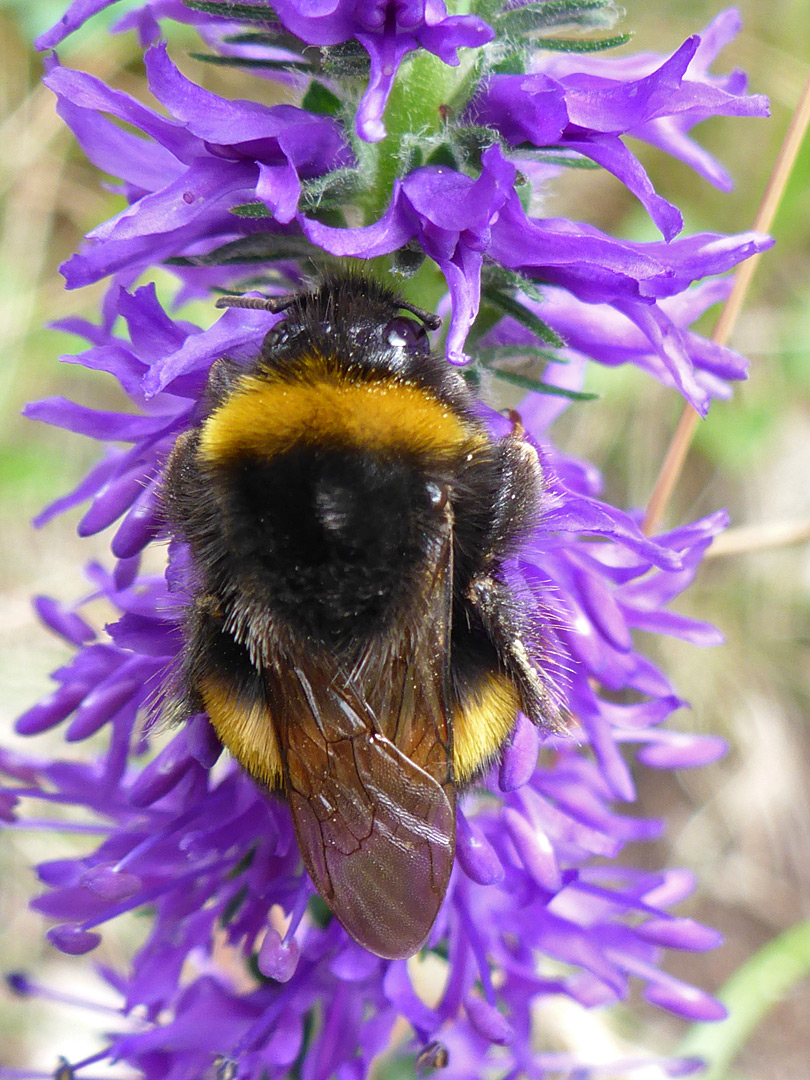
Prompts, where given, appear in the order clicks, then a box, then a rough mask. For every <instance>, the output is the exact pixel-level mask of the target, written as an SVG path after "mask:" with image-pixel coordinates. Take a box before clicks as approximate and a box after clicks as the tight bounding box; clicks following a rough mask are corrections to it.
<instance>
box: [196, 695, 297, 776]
mask: <svg viewBox="0 0 810 1080" xmlns="http://www.w3.org/2000/svg"><path fill="white" fill-rule="evenodd" d="M199 692H200V696H201V697H202V699H203V704H204V705H205V711H206V712H207V713H208V716H209V718H210V720H211V723H212V724H213V725H214V730H215V731H216V733H217V735H218V736H219V738H220V741H221V742H222V743H223V744H224V745H225V746H226V747H227V748H228V749H229V750H230V752H231V753H232V754H233V756H234V757H235V758H236V760H237V761H238V762H239V764H240V765H241V766H242V768H243V769H246V770H247V772H249V773H250V775H251V776H254V777H255V778H256V779H257V780H258V781H259V782H260V783H262V784H264V786H265V787H267V788H270V789H271V790H272V789H275V788H280V787H282V768H281V756H280V754H279V750H278V742H277V740H276V733H275V731H274V730H273V721H272V718H271V716H270V713H269V711H268V709H267V708H266V707H264V706H262V705H260V704H258V703H257V704H254V705H250V706H248V705H246V704H245V703H244V702H241V701H239V699H238V698H237V697H236V696H235V695H234V694H233V692H232V691H231V690H230V689H228V687H226V686H223V685H222V683H220V682H219V681H218V680H217V679H216V678H214V677H213V676H207V677H204V678H202V679H201V680H200V685H199Z"/></svg>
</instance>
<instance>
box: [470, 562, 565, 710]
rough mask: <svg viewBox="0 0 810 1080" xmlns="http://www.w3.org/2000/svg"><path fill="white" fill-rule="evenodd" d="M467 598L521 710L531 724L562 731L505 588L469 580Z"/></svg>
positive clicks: (491, 582) (490, 580)
mask: <svg viewBox="0 0 810 1080" xmlns="http://www.w3.org/2000/svg"><path fill="white" fill-rule="evenodd" d="M467 599H468V602H469V603H470V604H471V606H472V607H473V608H474V610H475V612H476V613H477V615H478V618H479V619H480V620H481V624H482V626H483V628H484V631H485V633H486V635H487V637H488V638H489V640H490V641H491V642H492V645H493V647H494V648H495V651H496V652H497V654H498V659H499V660H500V663H501V664H502V665H503V667H504V668H505V670H506V672H507V674H508V675H509V677H510V679H511V680H512V682H513V683H514V685H515V688H516V689H517V691H518V695H519V697H520V707H521V709H522V711H523V712H524V713H525V714H526V716H528V718H529V719H530V720H531V721H532V723H534V724H539V725H540V726H541V727H545V728H548V729H550V730H552V731H564V730H565V722H564V719H563V717H562V716H561V713H560V709H559V706H558V705H557V703H556V701H555V700H554V698H553V697H552V696H551V694H550V693H549V690H548V686H547V685H546V682H545V680H544V679H543V677H542V675H541V673H540V671H539V670H538V668H537V666H536V664H535V663H533V661H532V658H531V657H530V655H529V652H528V650H527V648H526V645H525V642H524V639H525V637H526V636H527V635H526V629H525V626H524V624H523V620H522V619H521V616H520V611H519V608H518V606H517V604H516V603H515V601H514V599H513V597H512V595H511V593H510V591H509V589H508V587H507V586H506V585H505V584H504V583H503V582H501V581H498V579H497V578H495V577H493V576H492V575H484V576H481V577H478V578H475V579H474V580H473V581H472V583H471V584H470V588H469V591H468V594H467Z"/></svg>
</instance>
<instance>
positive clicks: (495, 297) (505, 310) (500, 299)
mask: <svg viewBox="0 0 810 1080" xmlns="http://www.w3.org/2000/svg"><path fill="white" fill-rule="evenodd" d="M483 296H484V299H485V300H486V301H487V303H488V304H490V305H491V306H492V307H494V308H496V309H497V310H498V311H500V312H501V314H502V315H508V316H509V317H510V318H512V319H514V320H515V321H516V322H519V323H520V325H521V326H525V327H526V329H527V330H531V332H532V333H533V334H535V335H536V336H537V337H539V338H540V340H541V341H545V342H546V344H548V345H553V346H554V348H556V349H561V348H563V346H564V345H565V342H564V341H563V339H562V338H561V337H560V335H559V334H558V333H557V332H556V331H555V330H552V329H551V327H550V326H549V325H548V323H545V322H543V320H542V319H541V318H540V317H539V316H537V315H535V313H534V312H533V311H529V309H528V308H527V307H524V306H523V304H521V302H520V301H519V300H516V299H515V297H514V296H509V295H508V294H507V293H504V292H496V291H495V290H486V291H485V292H484V293H483Z"/></svg>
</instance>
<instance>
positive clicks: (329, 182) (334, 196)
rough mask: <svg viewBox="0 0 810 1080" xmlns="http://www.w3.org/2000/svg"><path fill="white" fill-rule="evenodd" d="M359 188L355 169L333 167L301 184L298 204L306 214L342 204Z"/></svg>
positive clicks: (358, 179)
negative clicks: (327, 171)
mask: <svg viewBox="0 0 810 1080" xmlns="http://www.w3.org/2000/svg"><path fill="white" fill-rule="evenodd" d="M359 189H360V174H359V173H358V171H357V169H349V168H346V169H334V170H333V171H332V172H330V173H326V175H325V176H319V177H317V178H316V179H315V180H305V181H304V183H303V184H302V185H301V200H300V206H301V209H302V210H305V211H306V212H307V213H308V214H311V213H315V212H317V211H319V210H330V209H333V208H334V207H336V206H340V205H344V204H345V203H346V202H347V201H348V200H350V199H351V198H352V196H353V195H355V194H356V193H357V191H359Z"/></svg>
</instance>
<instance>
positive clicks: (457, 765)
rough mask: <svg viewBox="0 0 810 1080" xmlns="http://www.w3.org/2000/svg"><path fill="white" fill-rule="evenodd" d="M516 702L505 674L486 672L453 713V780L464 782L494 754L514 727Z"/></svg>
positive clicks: (511, 686) (515, 693)
mask: <svg viewBox="0 0 810 1080" xmlns="http://www.w3.org/2000/svg"><path fill="white" fill-rule="evenodd" d="M519 708H520V702H519V699H518V693H517V690H516V689H515V687H514V686H513V685H512V683H511V682H510V681H509V679H507V678H506V676H505V675H490V676H489V677H488V678H487V679H486V680H485V681H484V682H483V683H482V684H481V686H480V687H477V688H476V690H475V691H474V693H473V694H471V696H470V698H469V700H468V701H467V702H466V703H465V704H464V705H463V706H459V707H457V708H456V710H455V712H454V714H453V765H454V772H455V779H456V783H458V784H462V785H463V784H465V783H467V781H468V780H471V779H472V778H473V777H474V776H475V774H476V773H478V772H479V771H480V770H481V768H482V767H483V766H485V765H487V764H488V763H489V762H490V761H491V760H492V758H493V757H494V756H495V755H496V754H497V752H498V751H499V750H500V748H501V747H502V746H503V744H504V742H505V741H506V739H507V738H508V736H509V734H510V732H511V731H512V728H513V727H514V726H515V721H516V719H517V714H518V709H519Z"/></svg>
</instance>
